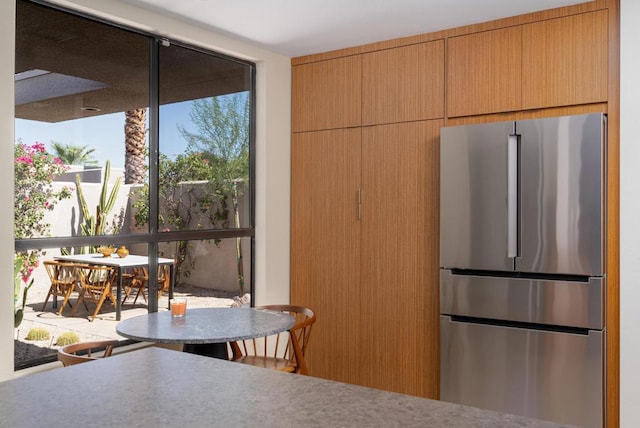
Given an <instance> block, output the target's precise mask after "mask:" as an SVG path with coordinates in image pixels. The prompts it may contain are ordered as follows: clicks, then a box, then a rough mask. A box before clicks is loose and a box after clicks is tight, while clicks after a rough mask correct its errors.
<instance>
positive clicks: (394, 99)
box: [362, 40, 444, 125]
mask: <svg viewBox="0 0 640 428" xmlns="http://www.w3.org/2000/svg"><path fill="white" fill-rule="evenodd" d="M362 87H363V89H362V105H363V107H362V108H363V111H362V123H363V125H373V124H383V123H396V122H407V121H415V120H423V119H434V118H442V117H444V41H443V40H436V41H433V42H428V43H420V44H416V45H410V46H403V47H399V48H394V49H387V50H382V51H377V52H372V53H367V54H364V55H363V57H362Z"/></svg>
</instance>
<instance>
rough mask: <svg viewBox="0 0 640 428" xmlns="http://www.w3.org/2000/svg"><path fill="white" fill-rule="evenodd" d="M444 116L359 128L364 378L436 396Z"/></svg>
mask: <svg viewBox="0 0 640 428" xmlns="http://www.w3.org/2000/svg"><path fill="white" fill-rule="evenodd" d="M442 124H443V123H442V121H441V120H433V121H422V122H414V123H402V124H391V125H381V126H374V127H369V128H365V129H364V130H363V135H362V141H363V143H362V177H363V178H362V180H363V182H362V278H361V280H362V295H361V297H360V298H361V300H362V303H361V304H362V307H361V312H360V313H361V323H362V325H363V326H364V328H363V329H362V332H361V333H362V340H363V342H362V351H361V355H360V357H359V358H360V362H361V366H362V367H361V370H362V371H363V376H364V379H365V385H367V386H371V387H374V388H381V389H386V390H391V391H396V392H402V393H406V394H412V395H419V396H423V397H430V398H438V385H439V369H440V366H439V355H438V349H439V343H438V340H439V339H438V338H439V322H438V309H439V304H438V295H439V293H438V287H439V280H438V248H439V247H438V221H439V214H438V201H439V181H438V175H439V134H440V127H441V126H442Z"/></svg>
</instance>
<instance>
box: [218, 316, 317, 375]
mask: <svg viewBox="0 0 640 428" xmlns="http://www.w3.org/2000/svg"><path fill="white" fill-rule="evenodd" d="M257 309H268V310H271V311H279V312H285V313H288V314H290V315H291V316H293V317H295V319H296V323H295V324H294V326H293V327H291V329H290V330H289V331H288V332H285V333H280V334H277V335H273V336H268V337H265V338H259V339H250V340H242V341H237V342H231V343H230V345H231V351H232V354H233V355H232V358H231V360H232V361H235V362H238V363H243V364H250V365H252V366H257V367H265V368H271V369H276V370H280V371H284V372H289V373H298V374H303V375H308V374H309V370H308V368H307V364H306V362H305V359H304V355H305V352H306V350H307V346H308V345H309V336H310V335H311V327H312V326H313V324H314V323H315V322H316V315H315V313H314V312H313V310H311V309H309V308H305V307H302V306H292V305H267V306H260V307H257Z"/></svg>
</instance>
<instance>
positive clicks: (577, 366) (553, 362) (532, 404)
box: [440, 316, 604, 427]
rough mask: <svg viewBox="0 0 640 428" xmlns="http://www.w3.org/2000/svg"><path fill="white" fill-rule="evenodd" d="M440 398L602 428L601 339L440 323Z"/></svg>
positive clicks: (443, 320)
mask: <svg viewBox="0 0 640 428" xmlns="http://www.w3.org/2000/svg"><path fill="white" fill-rule="evenodd" d="M440 328H441V356H440V360H441V365H440V369H441V372H440V378H441V380H440V382H441V383H440V398H441V400H443V401H449V402H453V403H460V404H465V405H469V406H475V407H480V408H484V409H491V410H497V411H501V412H506V413H512V414H516V415H523V416H528V417H534V418H538V419H543V420H549V421H554V422H560V423H566V424H571V425H577V426H583V427H600V426H602V421H603V396H602V385H603V344H604V332H603V331H590V332H589V334H588V335H580V334H569V333H560V332H553V331H540V330H527V329H520V328H512V327H501V326H495V325H486V324H475V323H465V322H456V321H452V320H451V318H450V317H448V316H441V319H440Z"/></svg>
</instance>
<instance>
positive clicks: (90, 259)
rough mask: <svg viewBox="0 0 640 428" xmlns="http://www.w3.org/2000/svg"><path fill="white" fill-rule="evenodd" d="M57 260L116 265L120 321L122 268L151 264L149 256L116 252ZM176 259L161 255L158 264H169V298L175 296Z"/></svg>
mask: <svg viewBox="0 0 640 428" xmlns="http://www.w3.org/2000/svg"><path fill="white" fill-rule="evenodd" d="M55 259H56V260H63V261H66V262H74V263H84V264H91V265H98V266H114V267H116V268H117V273H118V284H117V289H116V302H115V303H116V320H117V321H120V312H121V306H122V269H123V268H137V267H146V266H149V257H147V256H138V255H135V254H130V255H128V256H127V257H124V258H122V257H119V256H118V255H116V254H114V255H112V256H110V257H104V256H103V255H102V254H74V255H69V256H56V257H55ZM173 264H174V261H173V259H166V258H162V257H159V258H158V265H169V275H170V276H171V283H170V285H169V298H172V297H173V283H174V279H175V278H174V269H173Z"/></svg>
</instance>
